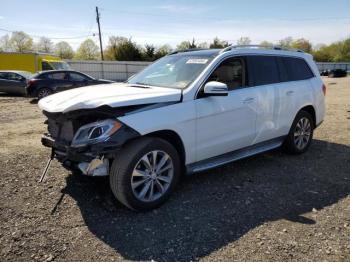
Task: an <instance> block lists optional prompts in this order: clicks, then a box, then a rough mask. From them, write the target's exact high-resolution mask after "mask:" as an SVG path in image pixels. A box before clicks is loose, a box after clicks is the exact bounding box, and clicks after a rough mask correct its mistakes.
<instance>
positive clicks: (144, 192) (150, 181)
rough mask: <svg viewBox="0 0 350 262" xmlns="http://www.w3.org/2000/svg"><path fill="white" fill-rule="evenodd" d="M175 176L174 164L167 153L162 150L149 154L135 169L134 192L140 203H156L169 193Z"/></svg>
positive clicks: (132, 176)
mask: <svg viewBox="0 0 350 262" xmlns="http://www.w3.org/2000/svg"><path fill="white" fill-rule="evenodd" d="M173 176H174V164H173V161H172V159H171V157H170V156H169V155H168V154H167V153H165V152H164V151H160V150H154V151H151V152H148V153H147V154H145V155H144V156H143V157H142V158H141V159H140V160H139V161H138V162H137V164H136V166H135V167H134V169H133V172H132V175H131V188H132V192H133V194H134V196H135V197H136V198H137V199H138V200H140V201H143V202H150V201H155V200H157V199H159V198H160V197H161V196H163V195H164V194H165V193H166V192H167V190H168V188H169V186H170V184H171V182H172V180H173Z"/></svg>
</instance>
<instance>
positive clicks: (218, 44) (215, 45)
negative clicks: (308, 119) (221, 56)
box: [209, 37, 229, 48]
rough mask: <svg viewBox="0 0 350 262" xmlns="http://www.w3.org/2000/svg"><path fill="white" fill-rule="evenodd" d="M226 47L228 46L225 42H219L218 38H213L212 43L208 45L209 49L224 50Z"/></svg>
mask: <svg viewBox="0 0 350 262" xmlns="http://www.w3.org/2000/svg"><path fill="white" fill-rule="evenodd" d="M228 46H229V44H228V42H227V41H224V40H220V39H219V38H218V37H215V38H214V39H213V42H212V43H210V44H209V48H225V47H228Z"/></svg>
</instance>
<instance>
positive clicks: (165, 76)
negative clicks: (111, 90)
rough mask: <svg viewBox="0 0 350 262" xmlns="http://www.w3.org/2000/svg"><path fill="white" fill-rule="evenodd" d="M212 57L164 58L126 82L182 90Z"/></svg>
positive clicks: (175, 56) (178, 56)
mask: <svg viewBox="0 0 350 262" xmlns="http://www.w3.org/2000/svg"><path fill="white" fill-rule="evenodd" d="M211 60H212V57H209V56H194V55H172V56H166V57H163V58H161V59H159V60H158V61H156V62H155V63H153V64H151V65H150V66H148V67H146V68H145V69H144V70H143V71H141V72H140V73H138V74H137V75H135V76H134V77H132V78H131V79H129V80H128V83H130V84H139V85H150V86H161V87H171V88H178V89H183V88H186V87H187V86H189V85H190V84H191V83H192V81H193V80H194V79H195V78H196V77H197V76H198V75H199V74H200V73H201V72H202V71H203V69H204V68H205V67H206V66H207V65H208V64H209V62H210V61H211Z"/></svg>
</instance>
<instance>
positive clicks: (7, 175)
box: [0, 77, 350, 261]
mask: <svg viewBox="0 0 350 262" xmlns="http://www.w3.org/2000/svg"><path fill="white" fill-rule="evenodd" d="M325 83H326V84H327V86H328V93H327V107H328V112H327V118H326V120H325V122H324V123H323V125H321V127H319V128H318V129H317V130H316V132H315V140H314V143H313V145H312V147H311V148H310V150H309V151H308V152H307V153H306V154H304V155H301V156H289V155H285V154H284V153H282V152H281V151H280V150H276V151H274V152H270V153H266V154H262V155H259V156H255V157H251V158H249V159H245V160H241V161H238V162H235V163H233V164H230V165H227V166H225V167H222V168H218V169H215V170H211V171H209V172H206V173H203V174H200V175H194V176H191V177H188V178H185V179H184V180H183V181H182V182H181V184H180V185H179V187H178V188H177V190H176V192H175V194H173V196H172V198H171V199H170V201H169V202H167V203H166V204H165V205H164V206H162V207H161V208H159V209H157V210H155V211H153V212H149V213H141V214H140V213H134V212H131V211H129V210H127V209H126V208H124V207H123V206H121V205H120V204H117V203H116V202H115V200H114V198H113V197H112V194H111V192H110V190H109V187H108V180H106V179H94V178H88V177H82V176H73V175H71V174H70V173H69V172H67V171H66V170H64V169H63V168H61V167H60V166H59V164H57V163H54V164H53V166H52V168H51V169H50V171H49V176H48V178H47V180H46V181H45V182H44V183H42V184H38V183H37V180H38V178H39V176H40V173H41V171H42V170H43V168H44V166H45V163H46V161H47V158H48V156H49V151H48V150H47V149H45V148H43V147H42V146H41V144H40V136H41V133H42V132H43V131H44V130H45V126H44V124H43V121H44V118H43V116H42V115H41V112H40V110H39V109H38V108H37V105H36V104H33V103H30V99H26V98H21V97H9V96H6V95H4V94H2V95H1V94H0V167H1V175H0V189H1V190H0V193H1V197H0V248H1V253H0V257H1V260H2V261H4V260H10V261H30V260H39V261H53V260H56V261H67V260H68V261H78V260H80V261H113V260H114V261H116V260H123V259H127V260H151V259H153V260H156V261H174V260H177V261H189V260H204V261H223V260H229V261H233V260H238V261H252V260H259V261H261V260H264V261H266V260H274V261H276V260H278V261H285V260H302V261H350V77H347V78H346V79H325Z"/></svg>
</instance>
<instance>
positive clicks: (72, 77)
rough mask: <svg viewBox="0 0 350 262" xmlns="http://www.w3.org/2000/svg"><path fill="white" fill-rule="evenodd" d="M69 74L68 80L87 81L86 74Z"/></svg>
mask: <svg viewBox="0 0 350 262" xmlns="http://www.w3.org/2000/svg"><path fill="white" fill-rule="evenodd" d="M69 74H70V80H73V81H87V80H88V78H87V77H86V76H83V75H81V74H77V73H69Z"/></svg>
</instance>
